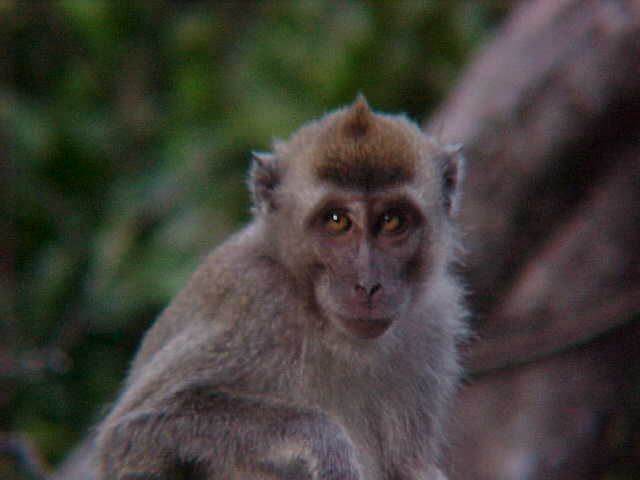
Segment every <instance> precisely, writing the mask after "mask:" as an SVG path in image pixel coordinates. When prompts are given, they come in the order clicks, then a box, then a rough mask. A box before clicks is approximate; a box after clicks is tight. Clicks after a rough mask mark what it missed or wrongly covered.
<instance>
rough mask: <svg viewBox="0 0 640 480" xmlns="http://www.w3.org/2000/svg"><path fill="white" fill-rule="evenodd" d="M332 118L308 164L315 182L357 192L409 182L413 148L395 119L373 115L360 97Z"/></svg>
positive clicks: (413, 162) (412, 169)
mask: <svg viewBox="0 0 640 480" xmlns="http://www.w3.org/2000/svg"><path fill="white" fill-rule="evenodd" d="M336 117H337V118H334V119H333V120H334V121H333V122H331V123H330V124H329V128H326V129H325V131H324V132H322V133H321V135H320V136H319V138H318V142H317V148H316V149H315V152H314V156H313V160H312V161H313V166H314V171H315V174H316V176H317V178H319V179H320V180H325V181H329V182H332V183H335V184H337V185H339V186H342V187H346V188H355V189H361V190H375V189H379V188H384V187H388V186H391V185H395V184H398V183H407V182H409V181H410V180H411V179H412V178H413V176H414V168H415V160H414V159H415V158H416V157H417V156H418V152H417V148H416V145H415V144H414V141H413V138H411V137H409V136H408V135H407V134H406V129H405V128H403V127H404V125H399V124H398V122H397V119H396V120H390V119H389V118H385V117H384V116H382V115H376V114H374V113H373V112H372V111H371V110H370V109H369V105H367V101H366V100H365V98H364V97H363V96H362V95H359V96H358V98H357V99H356V101H355V102H354V103H353V104H352V105H351V106H350V107H349V108H347V109H345V110H343V111H340V112H338V113H336Z"/></svg>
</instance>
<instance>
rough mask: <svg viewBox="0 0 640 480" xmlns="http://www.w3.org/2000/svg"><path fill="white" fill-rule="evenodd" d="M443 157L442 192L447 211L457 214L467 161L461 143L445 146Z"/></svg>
mask: <svg viewBox="0 0 640 480" xmlns="http://www.w3.org/2000/svg"><path fill="white" fill-rule="evenodd" d="M443 150H444V155H443V172H444V173H443V181H442V186H443V189H442V192H443V200H444V206H445V209H446V210H447V211H448V212H449V213H450V214H455V213H456V212H457V211H458V209H459V208H460V200H461V197H462V181H463V180H464V171H465V159H464V155H463V153H462V145H461V144H460V143H452V144H448V145H445V147H444V149H443Z"/></svg>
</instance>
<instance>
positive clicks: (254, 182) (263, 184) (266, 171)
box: [249, 152, 280, 212]
mask: <svg viewBox="0 0 640 480" xmlns="http://www.w3.org/2000/svg"><path fill="white" fill-rule="evenodd" d="M251 156H252V157H253V163H252V165H251V170H250V171H249V190H250V191H251V196H252V198H253V207H254V209H255V211H256V212H259V211H261V210H263V209H265V208H267V209H273V210H275V209H276V205H275V199H274V195H273V193H274V190H275V189H276V187H277V186H278V184H279V183H280V171H279V169H278V165H277V160H276V156H275V155H274V154H273V153H269V152H251Z"/></svg>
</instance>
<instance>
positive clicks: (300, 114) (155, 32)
mask: <svg viewBox="0 0 640 480" xmlns="http://www.w3.org/2000/svg"><path fill="white" fill-rule="evenodd" d="M491 5H492V4H490V3H488V2H471V1H462V0H460V1H448V2H439V1H435V0H432V1H412V0H407V1H397V2H375V1H370V2H365V1H355V0H354V1H350V2H321V1H312V0H306V1H301V2H277V1H272V2H260V3H258V2H256V3H249V2H218V3H211V4H204V3H197V2H193V3H192V2H184V3H182V2H175V3H174V2H168V1H154V2H115V1H114V2H109V1H87V2H84V1H75V0H67V1H61V2H53V3H47V2H18V1H13V2H12V1H8V2H2V3H1V4H0V10H1V12H0V29H2V31H3V32H4V33H5V37H3V38H4V40H2V42H3V44H4V45H3V46H5V47H6V51H8V52H9V54H10V56H11V62H10V64H11V65H12V69H11V71H10V72H8V71H7V72H5V73H1V74H0V80H1V81H2V84H1V85H0V115H1V116H0V119H1V120H2V123H3V124H4V125H5V126H6V135H4V136H3V137H0V138H3V139H4V140H6V142H7V144H8V148H7V149H6V152H8V155H9V162H8V167H6V168H7V173H8V174H9V177H6V178H9V181H8V182H7V183H8V184H9V186H10V187H11V188H10V192H11V195H10V198H9V199H7V202H5V203H4V204H3V205H4V211H3V215H2V218H3V221H2V225H3V226H4V225H5V224H6V225H7V229H8V230H7V231H8V234H7V235H6V236H5V238H3V239H2V240H0V248H1V249H2V252H3V256H5V260H4V261H3V263H4V262H5V261H6V266H7V268H5V269H4V271H5V273H6V275H5V277H6V278H4V279H3V281H2V285H1V290H0V291H1V292H2V293H3V294H4V295H3V297H4V298H3V299H2V300H1V303H0V309H1V310H0V312H2V315H3V317H4V319H3V322H2V326H1V331H0V333H1V335H2V336H1V337H0V364H1V365H2V367H3V368H2V369H0V370H1V371H0V381H2V386H1V388H0V390H1V391H2V392H3V393H2V394H0V409H1V410H0V411H1V412H2V417H0V418H1V421H2V423H1V424H0V429H2V430H11V431H19V432H22V433H25V434H27V435H29V436H30V437H31V438H33V439H34V440H35V441H36V443H37V445H38V447H39V448H40V449H41V450H42V451H43V452H44V454H45V455H46V457H47V458H48V459H49V460H50V461H57V460H59V459H60V458H61V456H62V455H63V454H64V453H65V452H66V451H67V450H68V449H69V448H70V447H71V446H72V445H73V443H74V442H76V441H77V440H78V436H79V435H81V434H82V432H83V431H84V430H85V429H86V428H87V425H88V424H89V423H90V422H91V421H93V420H94V419H95V418H96V416H97V415H98V413H97V412H99V411H100V408H101V406H104V405H105V404H106V403H107V402H108V401H109V399H110V398H112V397H113V395H114V392H115V391H116V389H117V385H118V383H119V382H120V381H121V379H122V377H123V375H124V374H125V371H126V368H127V365H128V362H129V361H130V357H131V355H132V352H133V349H134V348H135V347H136V345H137V344H138V342H139V339H140V336H141V334H142V332H143V331H144V329H145V328H146V327H147V326H148V324H149V323H150V322H151V321H152V319H153V317H154V316H155V315H156V314H157V313H158V311H159V310H160V309H161V308H162V307H163V305H165V304H166V302H167V301H168V300H169V299H170V298H171V297H172V296H173V295H174V294H175V293H176V291H177V290H178V289H179V288H180V286H181V285H183V284H184V283H185V281H186V280H187V278H188V276H189V273H190V272H191V271H192V270H193V268H194V267H195V265H196V264H197V262H198V259H199V258H201V256H202V255H203V254H204V253H205V252H206V251H207V250H208V249H209V248H210V247H211V246H213V245H215V244H216V243H218V242H220V241H221V239H223V238H224V237H225V236H227V235H228V234H229V233H230V232H231V231H232V230H233V229H235V228H237V226H238V225H239V224H241V223H242V222H243V221H245V220H246V219H247V218H248V210H249V205H248V195H247V193H246V191H245V190H246V189H245V187H244V176H245V171H246V169H247V164H248V158H249V152H250V150H251V149H257V150H265V149H268V148H269V144H270V141H271V139H272V138H273V137H279V136H286V135H287V134H288V133H290V132H291V131H292V130H293V129H295V128H297V127H298V126H299V125H300V124H301V123H302V122H304V121H306V120H308V119H310V118H313V117H315V116H317V115H319V114H322V113H323V112H325V111H327V110H329V109H331V108H333V107H335V106H337V105H340V104H343V103H346V102H349V101H351V100H352V99H353V98H354V97H355V95H356V93H357V92H359V91H361V92H363V93H364V94H365V95H366V96H367V97H368V99H369V101H370V103H371V104H372V105H373V106H374V107H375V108H377V109H380V110H390V111H406V112H408V113H409V114H410V115H411V116H413V117H414V118H417V119H420V118H422V117H423V116H424V115H425V114H426V113H427V112H428V110H429V109H431V108H432V107H434V106H435V105H436V104H437V102H438V100H439V99H440V98H441V97H442V95H443V94H444V93H445V92H446V91H447V90H448V89H449V88H450V87H451V85H452V84H453V82H454V80H455V78H456V75H457V74H458V72H459V71H460V68H461V66H462V65H463V64H464V62H465V61H466V60H467V58H468V56H469V53H470V51H471V49H472V48H474V47H475V46H476V44H477V43H478V41H479V40H481V39H482V38H483V37H484V36H485V34H486V32H487V31H488V30H489V29H490V28H491V26H492V25H493V24H494V23H495V22H496V21H497V20H498V19H499V18H500V16H501V15H502V14H503V8H502V7H500V6H499V5H493V6H491ZM0 59H1V58H0ZM4 63H5V64H6V63H8V62H4ZM3 150H5V149H3ZM6 152H5V154H6ZM3 196H6V193H5V194H3ZM5 320H6V321H5ZM5 367H6V368H5Z"/></svg>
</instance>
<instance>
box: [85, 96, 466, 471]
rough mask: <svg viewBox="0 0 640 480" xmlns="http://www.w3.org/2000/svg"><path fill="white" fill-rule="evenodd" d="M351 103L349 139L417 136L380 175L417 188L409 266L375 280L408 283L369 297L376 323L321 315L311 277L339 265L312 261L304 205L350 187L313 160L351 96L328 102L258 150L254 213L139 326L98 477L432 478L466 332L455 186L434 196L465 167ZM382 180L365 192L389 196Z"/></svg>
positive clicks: (403, 124) (401, 124)
mask: <svg viewBox="0 0 640 480" xmlns="http://www.w3.org/2000/svg"><path fill="white" fill-rule="evenodd" d="M363 101H364V99H359V100H357V101H356V104H355V105H354V106H352V107H350V108H351V109H358V112H357V117H358V122H360V123H358V125H357V126H358V128H355V127H353V128H351V130H353V131H355V132H356V134H357V137H358V138H357V139H355V140H354V141H358V142H362V141H367V142H369V141H370V140H362V139H363V138H366V136H365V135H364V133H363V132H364V131H365V129H364V127H362V126H361V125H362V124H365V122H366V126H367V129H369V127H370V128H371V130H372V131H375V130H374V129H375V128H387V127H386V126H387V125H391V126H393V128H395V129H396V130H397V131H398V132H399V134H401V135H403V136H404V137H403V139H402V142H396V144H394V145H392V146H390V147H389V148H390V149H393V148H397V145H405V144H406V145H411V147H410V150H411V151H405V152H400V153H402V156H403V158H408V159H409V160H403V162H407V161H408V162H411V165H407V170H406V171H407V172H415V173H412V174H411V176H410V178H407V179H405V180H406V181H404V182H403V183H402V184H401V185H395V184H394V185H393V186H392V187H389V188H390V189H391V190H392V191H393V192H397V194H398V195H404V196H407V197H410V198H411V199H413V200H412V201H413V202H415V205H416V207H415V208H418V209H420V211H421V218H422V217H424V218H425V219H426V220H425V222H424V227H421V229H420V230H419V232H420V234H419V238H417V239H416V240H415V241H413V240H412V241H413V243H410V245H414V246H412V247H410V248H411V250H410V251H409V252H408V253H407V254H406V255H409V253H410V254H411V255H413V256H414V257H415V256H417V257H416V258H417V259H418V263H419V264H420V265H422V267H420V268H418V267H416V268H417V270H416V272H414V273H412V275H413V276H412V277H411V280H407V279H406V278H404V277H403V279H401V280H397V279H391V278H390V277H391V276H393V275H400V274H399V273H388V272H385V271H381V270H380V269H379V268H378V267H377V266H376V269H375V272H376V274H377V275H379V276H380V277H381V278H382V280H380V281H381V282H382V283H383V284H384V285H385V286H386V285H387V283H389V284H391V283H392V280H393V282H396V283H398V282H401V281H404V282H408V283H407V287H406V288H404V289H402V288H400V289H398V292H400V293H399V294H398V295H402V298H403V299H404V300H398V305H393V300H394V298H392V299H391V301H388V302H387V303H385V304H384V305H383V306H382V307H380V309H381V311H384V312H387V311H394V312H396V311H397V312H399V314H398V318H394V319H393V323H392V325H391V327H390V328H389V329H388V330H387V331H386V332H385V333H383V334H382V335H380V336H379V337H377V338H374V339H362V338H354V337H352V336H350V335H349V334H347V333H345V331H344V330H342V329H341V328H339V325H338V324H337V323H336V320H335V319H332V318H329V317H330V316H331V315H330V314H327V311H330V310H327V309H326V308H325V307H326V302H328V301H330V300H327V299H319V296H321V295H320V293H322V295H325V294H326V295H329V294H328V293H327V292H331V290H330V289H329V290H327V289H323V288H324V287H321V286H318V285H319V284H322V283H323V282H328V281H329V280H327V278H329V277H330V275H332V274H333V273H331V272H332V271H333V268H334V266H332V265H325V266H324V267H323V268H319V267H318V265H317V264H318V262H321V261H322V258H325V257H322V256H320V257H318V258H317V259H316V260H314V261H311V260H310V259H313V258H314V255H315V256H318V253H317V252H319V251H323V250H322V248H326V247H325V246H318V245H317V244H316V243H315V242H317V239H315V237H314V234H313V232H312V231H311V230H310V226H309V225H310V224H309V221H308V219H309V218H310V217H311V218H313V215H314V213H313V212H314V211H315V210H314V209H316V208H317V206H318V205H317V204H318V202H322V199H323V198H325V197H326V196H327V195H332V194H333V193H334V192H335V191H337V192H339V193H340V194H343V193H344V185H343V184H344V183H345V182H344V181H342V182H340V184H339V185H332V183H331V178H330V176H329V179H328V181H327V179H326V178H322V179H318V178H317V176H315V175H316V173H314V172H317V169H318V168H319V167H318V163H317V162H318V158H320V157H319V153H318V152H319V151H320V150H321V149H322V145H318V144H317V142H316V140H317V139H318V138H320V137H322V138H325V137H326V136H327V135H330V132H329V130H328V129H331V128H335V126H336V125H338V126H340V125H341V123H340V122H343V123H344V122H349V121H352V120H349V109H344V110H338V111H336V112H334V113H332V114H329V115H327V116H325V117H324V118H323V119H321V120H319V121H317V122H314V123H312V124H309V125H308V126H306V127H304V128H303V129H302V130H301V131H300V133H298V134H297V135H296V136H294V137H293V138H292V139H291V141H290V142H288V143H284V142H280V143H278V144H277V145H276V147H275V151H274V153H273V154H257V155H256V159H255V161H254V166H253V168H252V171H251V178H250V188H251V189H252V192H253V197H254V203H255V205H254V215H255V218H254V220H253V222H252V223H250V224H249V225H248V226H247V227H246V228H245V229H244V230H242V231H241V232H239V233H237V234H236V235H235V236H233V237H231V238H230V239H229V240H228V241H227V242H225V243H224V244H223V245H221V246H220V247H218V248H217V249H216V250H214V251H213V252H212V253H211V254H210V256H209V257H208V258H207V259H206V260H205V261H204V262H203V264H202V265H201V266H200V268H199V269H198V270H197V271H196V272H195V274H194V275H193V277H192V279H191V280H190V282H189V283H188V285H187V286H186V287H185V288H184V289H183V290H182V292H180V294H179V295H178V296H177V297H176V298H175V299H174V301H173V302H172V303H171V304H170V305H169V307H168V308H167V309H166V310H165V312H163V314H162V315H161V316H160V317H159V319H158V320H157V321H156V323H155V324H154V326H153V327H152V328H151V329H150V330H149V331H148V332H147V334H146V336H145V338H144V341H143V343H142V346H141V348H140V350H139V352H138V354H137V356H136V358H135V360H134V363H133V365H132V368H131V372H130V374H129V377H128V379H127V381H126V383H125V386H124V388H123V391H122V394H121V396H120V398H119V399H118V401H117V403H116V404H115V406H114V408H113V409H112V411H111V412H110V414H109V415H108V416H107V418H106V419H105V420H104V422H103V423H102V425H101V426H100V428H99V430H98V437H97V445H98V447H97V448H98V456H97V457H98V471H99V474H98V477H99V478H100V479H103V480H106V479H125V478H127V479H133V478H140V479H142V478H149V479H151V478H153V479H172V478H193V479H196V478H201V479H237V480H239V479H244V480H258V479H279V480H294V479H295V480H306V479H309V480H325V479H335V480H365V479H366V480H435V479H441V478H443V477H442V476H441V473H440V472H439V470H437V468H436V465H437V461H438V454H439V451H440V447H441V445H442V442H443V439H444V421H445V418H446V410H447V405H448V403H449V402H450V399H451V396H452V394H453V393H454V391H455V387H456V385H457V383H458V379H459V376H460V367H459V364H458V355H457V346H458V344H459V342H460V341H461V340H462V339H463V338H464V336H465V334H466V329H465V322H464V319H465V309H464V307H463V304H462V296H463V294H462V289H461V288H460V286H459V284H458V282H457V281H456V280H455V278H454V277H453V276H452V275H451V274H450V272H449V270H450V268H449V267H450V265H451V263H452V261H454V260H455V257H456V256H457V250H456V241H455V238H454V232H455V228H454V222H453V219H452V218H451V215H450V212H449V211H448V207H447V206H449V205H454V204H455V201H453V200H451V201H447V202H444V203H443V202H442V201H441V198H442V196H443V195H451V196H452V197H453V196H457V195H458V194H459V193H458V191H459V188H458V183H459V182H457V181H453V182H452V181H451V179H449V180H448V182H447V186H446V187H447V188H452V189H455V191H445V182H444V181H443V178H444V175H445V172H449V174H451V172H453V174H454V175H455V173H456V172H458V171H460V170H461V165H460V166H459V167H458V166H457V164H456V168H453V169H451V168H449V169H448V167H447V164H446V161H445V162H443V160H442V159H443V155H444V157H446V158H449V157H452V155H451V153H452V152H448V151H447V149H444V148H440V147H439V146H438V145H437V144H436V143H435V142H434V141H433V140H432V139H430V138H429V137H427V136H425V135H424V134H423V133H421V132H420V131H419V129H418V128H417V127H415V126H414V125H413V124H411V123H410V122H408V121H407V120H406V119H404V118H402V117H392V116H384V115H379V114H374V113H373V112H370V111H369V110H368V106H367V105H366V102H365V103H364V104H363ZM363 109H366V111H365V110H363ZM354 115H355V114H353V113H351V116H352V117H353V116H354ZM345 118H346V119H347V120H345ZM363 118H364V119H365V120H363ZM338 130H339V129H338ZM342 131H345V129H344V128H342ZM366 131H368V130H366ZM327 132H329V133H327ZM349 141H350V140H349ZM361 146H362V145H360V144H358V145H356V147H357V148H358V149H359V148H360V147H361ZM352 147H353V146H349V148H352ZM356 147H353V148H356ZM335 148H338V147H335ZM381 148H383V147H381ZM402 148H405V149H407V148H409V147H402ZM345 151H348V149H347V150H345ZM358 151H362V150H358ZM382 153H384V152H382ZM453 156H455V157H456V162H458V161H459V162H461V161H462V160H460V159H458V155H457V153H456V154H455V155H453ZM387 157H390V155H387V156H385V155H383V154H381V156H380V158H387ZM336 161H337V160H336V158H332V162H334V164H335V163H336ZM345 161H347V162H348V161H349V159H348V158H347V159H345ZM363 161H364V160H363V158H359V159H358V165H356V166H351V167H349V165H346V167H348V168H367V169H369V170H367V175H366V179H367V182H368V184H367V189H368V187H369V185H380V184H381V182H382V183H384V181H383V180H381V181H380V182H377V181H376V178H375V172H374V173H369V172H370V171H371V172H373V170H371V166H370V165H363ZM394 161H396V160H394ZM314 162H315V163H314ZM348 168H347V170H348ZM337 170H339V171H340V172H344V171H347V170H345V168H343V166H342V165H338V168H337ZM341 174H342V173H341ZM372 175H374V176H373V177H372ZM407 175H408V174H407ZM361 177H362V175H361ZM349 178H350V179H352V178H355V179H358V178H359V177H358V175H352V176H351V177H349ZM370 182H373V183H370ZM354 187H355V188H357V185H355V186H354ZM367 189H364V190H367ZM378 190H380V189H378ZM382 190H383V191H382V192H378V191H376V195H377V194H381V195H384V194H388V191H387V190H386V189H382ZM360 194H361V195H363V197H362V198H369V197H368V195H370V193H369V191H368V190H367V191H366V192H364V193H362V192H360ZM393 194H394V195H395V194H396V193H393ZM371 195H373V194H371ZM372 198H373V197H372ZM416 235H418V234H416ZM407 248H409V247H407ZM374 253H375V252H374ZM374 253H372V255H373V254H374ZM403 254H404V253H403ZM411 258H413V257H411ZM342 261H343V262H346V264H347V265H350V262H351V259H350V258H344V259H342ZM376 261H378V260H376ZM389 262H393V260H392V259H390V257H389V256H388V255H387V256H383V257H381V258H379V264H380V265H393V263H389ZM372 265H373V263H372ZM376 265H378V264H376ZM400 267H402V269H400ZM400 267H398V269H397V272H404V271H405V270H406V268H405V267H406V265H404V264H402V265H400ZM335 268H336V269H338V266H335ZM367 268H368V267H367ZM372 268H373V267H372ZM393 268H395V267H393ZM327 269H328V270H327ZM329 270H330V271H331V272H329ZM336 271H339V270H336ZM394 272H396V270H394ZM386 277H389V278H390V279H389V280H388V282H387V278H386ZM407 278H408V277H407ZM386 282H387V283H386ZM389 290H391V288H389ZM319 292H320V293H319ZM336 301H337V300H336ZM323 302H324V303H323ZM389 305H391V306H389Z"/></svg>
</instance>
